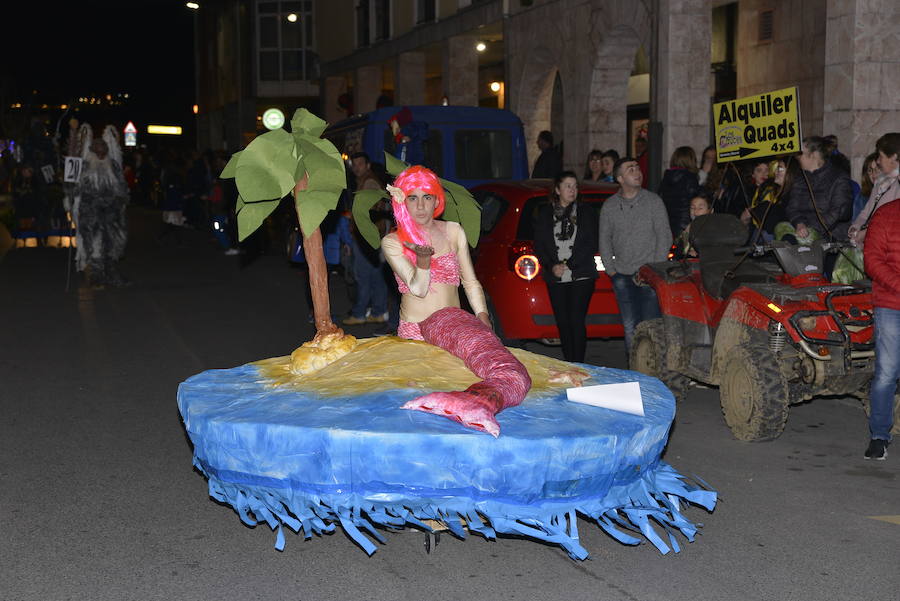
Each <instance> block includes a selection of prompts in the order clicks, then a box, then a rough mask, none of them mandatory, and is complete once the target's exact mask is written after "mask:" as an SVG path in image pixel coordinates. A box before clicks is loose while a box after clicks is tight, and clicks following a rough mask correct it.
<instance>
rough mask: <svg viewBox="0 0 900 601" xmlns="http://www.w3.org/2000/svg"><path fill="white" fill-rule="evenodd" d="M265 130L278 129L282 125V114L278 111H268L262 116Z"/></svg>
mask: <svg viewBox="0 0 900 601" xmlns="http://www.w3.org/2000/svg"><path fill="white" fill-rule="evenodd" d="M262 120H263V125H265V126H266V129H278V128H280V127H282V126H283V125H284V113H282V112H281V111H280V110H279V109H268V110H267V111H266V112H265V113H263V116H262Z"/></svg>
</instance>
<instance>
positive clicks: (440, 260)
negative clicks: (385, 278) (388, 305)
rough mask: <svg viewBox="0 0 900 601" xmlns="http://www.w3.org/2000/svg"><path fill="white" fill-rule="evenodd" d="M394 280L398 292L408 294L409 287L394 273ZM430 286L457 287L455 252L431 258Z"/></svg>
mask: <svg viewBox="0 0 900 601" xmlns="http://www.w3.org/2000/svg"><path fill="white" fill-rule="evenodd" d="M394 279H396V280H397V288H398V289H399V290H400V293H401V294H408V293H409V286H407V285H406V282H404V281H403V280H401V279H400V276H398V275H397V274H396V273H395V274H394ZM431 284H450V285H452V286H459V261H457V260H456V253H455V252H448V253H444V254H443V255H439V256H437V257H431ZM429 288H430V284H429Z"/></svg>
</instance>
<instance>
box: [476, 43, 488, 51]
mask: <svg viewBox="0 0 900 601" xmlns="http://www.w3.org/2000/svg"><path fill="white" fill-rule="evenodd" d="M475 50H477V51H478V52H484V51H485V50H487V44H485V43H484V42H478V43H477V44H475Z"/></svg>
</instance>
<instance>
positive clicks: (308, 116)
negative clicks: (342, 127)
mask: <svg viewBox="0 0 900 601" xmlns="http://www.w3.org/2000/svg"><path fill="white" fill-rule="evenodd" d="M326 127H328V124H327V123H325V121H324V120H322V119H320V118H318V117H316V116H315V115H313V114H312V113H310V112H309V111H308V110H306V109H297V110H296V111H294V116H293V117H291V132H292V134H293V135H294V138H295V140H296V139H297V137H298V136H309V137H312V138H319V137H321V136H322V132H324V131H325V128H326Z"/></svg>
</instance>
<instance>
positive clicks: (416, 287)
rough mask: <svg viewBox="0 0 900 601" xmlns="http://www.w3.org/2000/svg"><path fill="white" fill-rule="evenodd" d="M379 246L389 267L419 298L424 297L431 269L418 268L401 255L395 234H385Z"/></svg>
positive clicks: (429, 282)
mask: <svg viewBox="0 0 900 601" xmlns="http://www.w3.org/2000/svg"><path fill="white" fill-rule="evenodd" d="M381 248H382V249H383V250H384V258H385V259H387V262H388V264H389V265H390V266H391V269H393V270H394V273H396V274H397V275H398V276H399V277H400V279H401V280H403V282H404V283H405V284H406V285H407V287H408V288H409V291H410V292H411V293H412V294H414V295H415V296H418V297H419V298H425V295H426V294H428V287H429V285H430V284H431V269H420V268H419V267H417V266H415V265H413V264H412V263H410V262H409V259H407V258H406V257H405V256H404V255H403V246H402V245H401V244H400V240H398V239H397V235H396V234H388V235H387V236H385V237H384V238H383V239H382V241H381Z"/></svg>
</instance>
